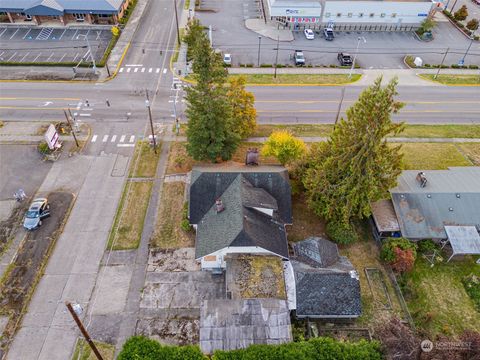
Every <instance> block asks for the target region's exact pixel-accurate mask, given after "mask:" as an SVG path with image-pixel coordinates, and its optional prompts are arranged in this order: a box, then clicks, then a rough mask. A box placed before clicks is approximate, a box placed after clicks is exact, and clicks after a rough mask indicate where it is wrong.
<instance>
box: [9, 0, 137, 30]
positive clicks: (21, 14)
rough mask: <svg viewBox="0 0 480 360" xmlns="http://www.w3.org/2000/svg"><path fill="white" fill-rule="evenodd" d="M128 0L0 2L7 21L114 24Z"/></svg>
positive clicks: (13, 0) (29, 0)
mask: <svg viewBox="0 0 480 360" xmlns="http://www.w3.org/2000/svg"><path fill="white" fill-rule="evenodd" d="M129 3H130V0H0V12H1V13H5V14H6V15H7V18H6V19H8V21H9V22H11V23H14V22H23V21H31V22H33V23H35V24H37V25H40V24H42V23H43V22H47V21H48V22H52V21H59V22H61V23H62V24H64V25H65V24H66V23H68V22H71V21H75V22H88V23H117V22H118V20H119V19H120V18H122V17H123V14H124V11H125V9H126V8H127V6H128V4H129Z"/></svg>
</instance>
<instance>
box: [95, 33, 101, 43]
mask: <svg viewBox="0 0 480 360" xmlns="http://www.w3.org/2000/svg"><path fill="white" fill-rule="evenodd" d="M100 35H102V32H101V31H97V37H96V38H95V40H97V41H98V39H99V38H100Z"/></svg>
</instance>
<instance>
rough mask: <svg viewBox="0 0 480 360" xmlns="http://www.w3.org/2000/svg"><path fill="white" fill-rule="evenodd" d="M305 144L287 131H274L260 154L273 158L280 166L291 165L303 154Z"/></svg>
mask: <svg viewBox="0 0 480 360" xmlns="http://www.w3.org/2000/svg"><path fill="white" fill-rule="evenodd" d="M305 151H306V146H305V143H304V142H303V141H302V140H300V139H297V138H296V137H294V136H293V135H292V134H291V133H290V132H288V131H283V130H282V131H274V132H273V133H272V134H271V135H270V136H269V137H268V139H267V141H266V142H265V145H264V146H263V148H262V154H263V155H265V156H274V157H275V158H277V160H278V161H279V162H280V163H281V164H282V165H285V164H288V163H291V162H292V161H294V160H297V159H299V158H300V157H301V156H302V155H303V154H305Z"/></svg>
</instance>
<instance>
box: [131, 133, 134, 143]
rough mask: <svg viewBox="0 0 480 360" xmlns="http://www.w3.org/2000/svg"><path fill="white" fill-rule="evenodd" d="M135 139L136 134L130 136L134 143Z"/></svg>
mask: <svg viewBox="0 0 480 360" xmlns="http://www.w3.org/2000/svg"><path fill="white" fill-rule="evenodd" d="M134 141H135V135H132V136H130V142H131V143H132V142H134Z"/></svg>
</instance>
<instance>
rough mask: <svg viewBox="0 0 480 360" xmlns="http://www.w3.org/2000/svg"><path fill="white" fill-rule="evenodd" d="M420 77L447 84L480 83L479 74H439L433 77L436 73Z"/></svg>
mask: <svg viewBox="0 0 480 360" xmlns="http://www.w3.org/2000/svg"><path fill="white" fill-rule="evenodd" d="M419 76H420V77H422V78H424V79H427V80H431V81H436V82H439V83H441V84H445V85H463V84H466V85H480V76H479V75H442V74H440V75H438V76H437V78H436V79H434V78H433V77H434V76H435V75H434V74H420V75H419Z"/></svg>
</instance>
